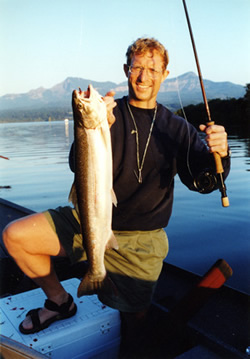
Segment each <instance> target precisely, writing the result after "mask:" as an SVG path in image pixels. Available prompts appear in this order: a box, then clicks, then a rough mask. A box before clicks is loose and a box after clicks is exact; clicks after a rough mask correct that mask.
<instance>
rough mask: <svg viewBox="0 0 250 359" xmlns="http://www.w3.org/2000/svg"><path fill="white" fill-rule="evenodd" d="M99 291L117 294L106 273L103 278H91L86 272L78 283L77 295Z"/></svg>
mask: <svg viewBox="0 0 250 359" xmlns="http://www.w3.org/2000/svg"><path fill="white" fill-rule="evenodd" d="M100 292H105V293H114V294H115V295H117V288H116V286H115V284H114V283H113V281H112V280H111V279H110V277H109V276H108V275H107V274H106V276H105V277H104V279H103V280H92V279H91V278H90V276H89V275H88V273H86V275H85V276H84V277H83V279H82V281H81V283H80V284H79V287H78V290H77V297H78V298H79V297H82V296H83V295H92V294H98V293H100Z"/></svg>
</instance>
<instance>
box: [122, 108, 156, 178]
mask: <svg viewBox="0 0 250 359" xmlns="http://www.w3.org/2000/svg"><path fill="white" fill-rule="evenodd" d="M127 105H128V110H129V113H130V116H131V118H132V120H133V123H134V126H135V130H132V131H131V134H132V135H133V134H135V140H136V159H137V167H138V174H137V172H136V170H134V174H135V176H136V178H137V181H138V182H139V183H142V170H143V166H144V161H145V157H146V154H147V150H148V145H149V141H150V138H151V134H152V130H153V127H154V123H155V119H156V114H157V104H156V106H155V111H154V116H153V119H152V123H151V127H150V130H149V134H148V139H147V142H146V146H145V149H144V153H143V156H142V160H141V163H140V148H139V134H138V128H137V125H136V122H135V118H134V115H133V113H132V110H131V108H130V105H129V103H128V102H127Z"/></svg>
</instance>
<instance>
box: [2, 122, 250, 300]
mask: <svg viewBox="0 0 250 359" xmlns="http://www.w3.org/2000/svg"><path fill="white" fill-rule="evenodd" d="M72 140H73V122H72V121H70V122H69V123H68V124H67V123H65V122H64V121H59V122H37V123H35V122H30V123H10V124H0V155H2V156H6V157H9V159H10V160H9V161H7V160H4V159H2V158H0V168H1V172H0V186H11V188H10V189H7V188H2V189H0V197H1V198H4V199H6V200H9V201H13V202H15V203H17V204H19V205H22V206H25V207H28V208H30V209H32V210H34V211H41V210H44V209H47V208H54V207H57V206H59V205H65V204H67V198H68V193H69V190H70V187H71V184H72V181H73V174H72V173H71V171H70V170H69V167H68V152H69V149H70V146H71V143H72ZM229 144H230V147H231V149H232V169H231V172H230V175H229V177H228V179H227V181H226V185H227V194H228V197H229V200H230V206H229V207H228V208H223V207H222V206H221V200H220V193H219V191H216V192H214V193H212V194H209V195H201V194H198V193H194V192H191V191H189V190H188V189H186V188H185V187H184V186H183V185H182V184H181V183H180V181H179V179H178V177H176V186H175V202H174V209H173V214H172V218H171V220H170V223H169V226H168V228H167V229H166V231H167V234H168V237H169V242H170V252H169V255H168V257H167V258H166V261H167V262H169V263H172V264H174V265H177V266H180V267H182V268H184V269H188V270H191V271H193V272H195V273H198V274H204V273H205V272H206V271H207V270H208V269H209V267H210V266H211V265H212V264H213V263H214V262H215V261H216V260H217V259H219V258H224V259H225V260H226V261H227V262H228V263H229V265H230V266H231V267H232V269H233V271H234V274H233V276H232V278H230V279H229V280H228V282H227V284H228V285H230V286H232V287H234V288H236V289H239V290H241V291H244V292H247V293H250V275H249V274H250V270H249V265H250V140H249V138H237V137H230V138H229Z"/></svg>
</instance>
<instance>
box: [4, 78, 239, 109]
mask: <svg viewBox="0 0 250 359" xmlns="http://www.w3.org/2000/svg"><path fill="white" fill-rule="evenodd" d="M203 82H204V86H205V90H206V94H207V98H208V99H215V98H219V99H227V98H240V97H242V96H244V94H245V88H244V86H242V85H237V84H234V83H232V82H229V81H225V82H214V81H210V80H206V79H204V80H203ZM90 83H91V84H92V85H93V87H94V88H96V89H97V91H99V92H100V94H101V95H105V93H107V92H108V91H111V90H113V91H115V92H116V95H115V98H119V97H122V96H124V95H126V94H127V92H128V87H127V81H124V82H121V83H118V84H116V83H114V82H111V81H105V82H98V81H92V80H89V79H83V78H80V77H67V78H66V79H65V80H64V81H62V82H60V83H57V84H55V85H54V86H52V87H51V88H48V89H46V88H44V87H38V88H37V89H32V90H30V91H28V92H26V93H21V94H6V95H3V96H1V97H0V111H3V110H4V111H6V110H17V109H38V108H46V107H49V108H51V107H64V108H71V94H72V91H73V90H74V89H76V88H79V87H80V88H81V89H82V90H86V89H87V87H88V85H89V84H90ZM179 96H180V98H181V101H182V103H183V105H184V106H186V105H189V104H197V103H200V102H202V94H201V89H200V83H199V78H198V76H197V75H196V74H195V73H194V72H186V73H184V74H182V75H180V76H178V77H175V78H171V79H167V80H165V81H164V82H163V83H162V85H161V88H160V91H159V93H158V97H157V101H158V102H160V103H162V104H164V105H166V106H168V107H169V108H170V109H172V110H175V109H178V108H179V107H180V101H179Z"/></svg>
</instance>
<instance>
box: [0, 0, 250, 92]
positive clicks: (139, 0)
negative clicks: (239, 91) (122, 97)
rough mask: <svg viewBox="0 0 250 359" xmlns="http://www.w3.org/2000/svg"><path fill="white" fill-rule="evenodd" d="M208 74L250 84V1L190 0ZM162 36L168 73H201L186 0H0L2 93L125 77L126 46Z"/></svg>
mask: <svg viewBox="0 0 250 359" xmlns="http://www.w3.org/2000/svg"><path fill="white" fill-rule="evenodd" d="M186 5H187V8H188V12H189V17H190V21H191V25H192V29H193V35H194V39H195V43H196V49H197V53H198V58H199V62H200V67H201V72H202V75H203V78H204V79H209V80H211V81H215V82H221V81H230V82H233V83H235V84H240V85H243V86H245V85H246V84H247V83H250V66H249V64H250V41H249V37H250V21H249V18H250V0H186ZM141 36H147V37H154V38H156V39H158V40H159V41H160V42H161V43H162V44H163V45H164V46H165V47H166V48H167V49H168V52H169V57H170V63H169V66H168V70H169V71H170V75H169V78H174V77H176V76H179V75H182V74H184V73H185V72H188V71H193V72H195V73H196V74H197V68H196V64H195V59H194V54H193V49H192V45H191V40H190V35H189V31H188V27H187V21H186V17H185V13H184V8H183V3H182V0H126V1H124V0H92V1H91V0H22V1H20V0H0V48H1V50H0V51H1V52H0V58H1V61H0V96H3V95H5V94H18V93H26V92H28V91H30V90H32V89H37V88H39V87H44V88H50V87H52V86H54V85H56V84H58V83H60V82H63V81H64V80H65V79H66V78H67V77H81V78H84V79H89V80H92V81H112V82H115V83H117V84H119V83H121V82H123V81H126V77H125V75H124V72H123V64H124V63H125V53H126V50H127V47H128V46H129V45H130V44H131V43H132V42H133V41H134V40H136V39H137V38H138V37H141Z"/></svg>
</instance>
